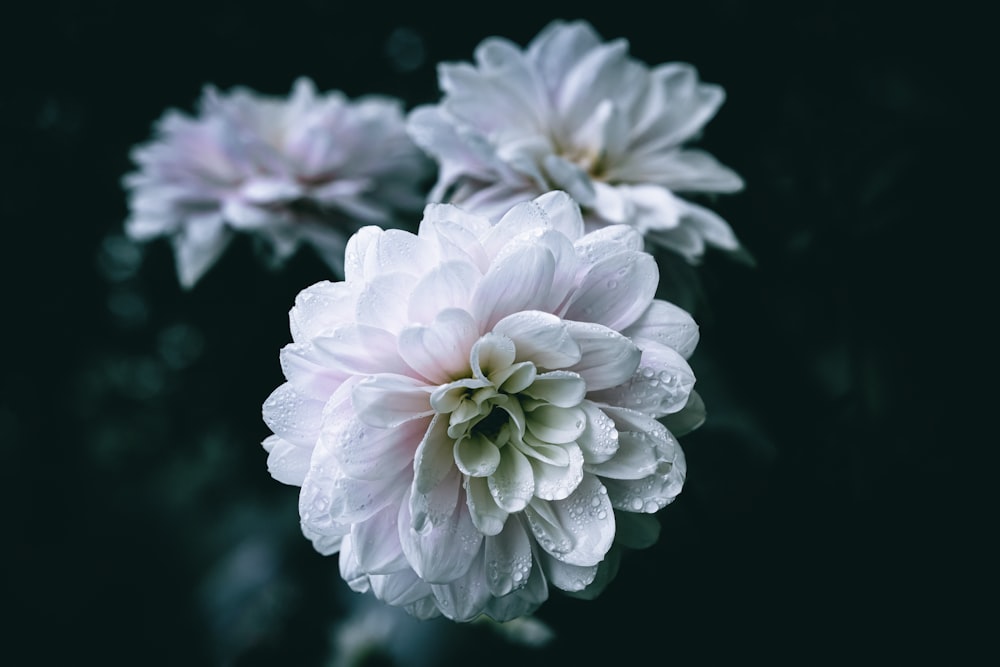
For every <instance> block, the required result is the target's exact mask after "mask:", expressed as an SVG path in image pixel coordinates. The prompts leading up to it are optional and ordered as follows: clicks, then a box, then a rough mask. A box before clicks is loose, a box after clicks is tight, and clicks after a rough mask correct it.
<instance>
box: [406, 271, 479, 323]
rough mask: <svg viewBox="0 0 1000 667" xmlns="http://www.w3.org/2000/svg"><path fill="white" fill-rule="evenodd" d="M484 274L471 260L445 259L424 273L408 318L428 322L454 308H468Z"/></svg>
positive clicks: (410, 306)
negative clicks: (445, 260) (446, 260)
mask: <svg viewBox="0 0 1000 667" xmlns="http://www.w3.org/2000/svg"><path fill="white" fill-rule="evenodd" d="M481 277H482V274H481V273H480V272H479V269H477V268H476V267H475V266H474V265H473V264H471V263H470V262H467V261H459V260H452V261H448V262H443V263H441V264H439V265H437V266H436V267H434V268H433V269H431V270H430V271H429V272H428V273H426V274H424V275H423V276H422V277H421V278H420V280H419V282H417V284H416V286H415V287H414V288H413V291H412V292H411V293H410V303H409V308H408V321H409V322H412V323H419V324H426V323H429V322H431V321H432V320H433V319H434V318H435V317H437V315H438V314H439V313H441V312H442V311H445V310H447V309H450V308H459V309H467V308H468V306H469V301H470V299H471V298H472V293H473V290H475V288H476V284H477V283H478V282H479V279H480V278H481Z"/></svg>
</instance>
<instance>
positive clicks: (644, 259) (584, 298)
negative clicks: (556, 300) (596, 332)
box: [564, 251, 660, 331]
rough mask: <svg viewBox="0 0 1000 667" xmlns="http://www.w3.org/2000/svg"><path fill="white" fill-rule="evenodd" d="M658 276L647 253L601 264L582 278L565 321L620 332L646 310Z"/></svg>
mask: <svg viewBox="0 0 1000 667" xmlns="http://www.w3.org/2000/svg"><path fill="white" fill-rule="evenodd" d="M659 275H660V274H659V271H658V269H657V267H656V260H655V259H653V257H652V255H649V254H647V253H643V252H635V251H628V252H622V253H618V254H616V255H612V256H610V257H607V258H605V259H603V260H600V261H598V262H597V263H596V264H594V265H592V266H591V267H590V269H589V270H588V271H587V273H586V275H584V277H583V280H582V281H581V283H580V287H579V289H578V290H577V292H576V294H575V295H574V296H573V299H572V301H570V304H569V307H568V308H567V309H566V313H565V315H564V317H565V318H566V319H569V320H578V321H581V322H596V323H598V324H603V325H605V326H607V327H610V328H611V329H615V330H616V331H617V330H621V329H623V328H625V327H627V326H629V325H630V324H632V323H633V322H635V321H636V320H637V319H638V318H639V316H640V315H642V313H643V312H644V311H645V310H646V309H647V308H648V307H649V304H650V303H651V302H652V301H653V296H654V295H655V293H656V287H657V284H658V282H659Z"/></svg>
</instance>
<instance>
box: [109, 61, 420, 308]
mask: <svg viewBox="0 0 1000 667" xmlns="http://www.w3.org/2000/svg"><path fill="white" fill-rule="evenodd" d="M155 130H156V131H155V136H154V138H153V139H152V140H151V141H150V142H149V143H146V144H143V145H139V146H137V147H136V148H135V149H133V152H132V158H133V161H134V162H135V163H136V165H137V166H138V170H137V171H135V172H133V173H130V174H128V175H126V177H125V179H124V185H125V187H126V189H127V190H128V194H129V207H130V216H129V219H128V220H127V222H126V226H125V227H126V231H127V233H128V235H129V236H130V237H131V238H133V239H135V240H139V241H147V240H150V239H152V238H155V237H160V236H166V237H169V238H170V240H171V241H172V243H173V246H174V252H175V258H176V264H177V272H178V276H179V279H180V282H181V284H182V285H183V286H184V287H187V288H190V287H192V286H193V285H194V284H195V283H196V282H197V281H198V279H199V278H201V276H202V275H203V274H204V273H205V272H206V271H207V270H208V269H209V268H210V267H211V266H212V264H213V263H214V262H215V261H216V260H217V259H218V258H219V256H220V255H221V254H222V252H223V250H225V248H226V246H227V245H228V244H229V242H230V241H231V240H232V239H233V237H234V235H235V234H236V233H237V232H248V233H251V234H253V235H254V236H255V237H256V238H257V239H259V240H260V241H261V242H262V245H263V247H264V249H265V250H266V251H267V252H268V254H269V255H270V259H271V261H272V262H273V263H274V264H275V265H280V264H281V263H282V262H283V261H284V260H286V259H287V258H288V257H289V256H291V255H292V254H293V253H294V252H295V250H296V249H297V248H298V247H299V245H300V244H301V243H306V244H310V245H312V246H313V247H314V248H315V249H316V251H317V253H318V254H319V255H320V256H321V257H322V258H323V259H324V260H325V261H326V262H327V263H328V264H330V266H331V268H333V270H334V271H335V273H336V274H337V275H338V276H339V275H342V273H341V272H342V262H343V257H344V244H345V242H346V240H347V237H348V236H349V235H350V234H351V233H352V232H354V231H355V230H357V229H358V228H359V227H360V226H361V225H363V224H373V223H374V224H382V225H391V224H394V223H395V221H396V218H397V217H398V216H400V215H405V214H407V213H410V214H413V215H414V217H416V215H417V214H419V211H420V209H421V207H422V206H423V203H424V191H423V190H422V189H421V186H422V182H423V179H424V178H425V177H426V176H427V175H428V174H429V173H430V172H429V169H430V166H431V165H430V164H429V160H427V158H426V156H424V155H423V154H422V153H421V152H420V150H419V149H418V148H417V147H416V146H415V145H414V144H413V142H412V141H411V140H410V138H409V136H407V134H406V129H405V114H404V111H403V108H402V105H401V103H400V102H399V101H398V100H395V99H392V98H388V97H381V96H369V97H362V98H358V99H356V100H353V101H351V100H348V99H347V98H346V97H345V96H344V95H343V94H342V93H340V92H338V91H333V92H329V93H327V94H325V95H319V94H317V92H316V88H315V86H314V85H313V83H312V81H310V80H309V79H305V78H300V79H298V80H297V81H296V82H295V85H294V87H293V90H292V94H291V96H290V97H289V98H288V99H284V98H275V97H267V96H262V95H258V94H256V93H254V92H252V91H250V90H247V89H244V88H235V89H233V90H232V91H230V92H228V93H220V92H219V91H218V90H216V89H215V88H214V87H212V86H207V87H206V88H205V90H204V93H203V95H202V97H201V100H200V101H199V109H198V114H197V115H196V116H193V117H192V116H187V115H185V114H183V113H181V112H179V111H176V110H169V111H167V112H166V113H165V114H164V115H163V117H162V118H161V119H160V120H159V121H158V122H157V124H156V128H155Z"/></svg>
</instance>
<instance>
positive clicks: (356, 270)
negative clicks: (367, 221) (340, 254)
mask: <svg viewBox="0 0 1000 667" xmlns="http://www.w3.org/2000/svg"><path fill="white" fill-rule="evenodd" d="M384 233H385V231H384V230H383V229H382V228H380V227H375V226H374V225H367V226H365V227H362V228H360V229H359V230H358V231H356V232H354V234H352V235H351V238H349V239H348V240H347V248H346V250H344V281H345V282H347V283H358V284H363V283H364V281H365V280H367V279H368V276H367V275H365V257H366V256H367V254H368V248H370V247H371V246H373V245H374V244H376V243H377V242H378V239H379V237H381V236H382V234H384Z"/></svg>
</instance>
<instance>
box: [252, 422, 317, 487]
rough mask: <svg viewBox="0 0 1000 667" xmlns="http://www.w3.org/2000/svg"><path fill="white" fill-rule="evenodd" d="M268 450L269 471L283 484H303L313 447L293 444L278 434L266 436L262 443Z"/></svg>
mask: <svg viewBox="0 0 1000 667" xmlns="http://www.w3.org/2000/svg"><path fill="white" fill-rule="evenodd" d="M261 445H263V447H264V449H265V451H267V471H268V472H269V473H271V477H273V478H274V479H276V480H278V481H279V482H281V483H282V484H289V485H292V486H302V482H303V481H304V480H305V478H306V473H307V472H308V471H309V462H310V460H311V458H312V448H311V447H300V446H298V445H293V444H292V443H290V442H288V441H287V440H282V439H281V438H279V437H278V436H276V435H271V436H268V437H267V438H264V441H263V442H262V443H261Z"/></svg>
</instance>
